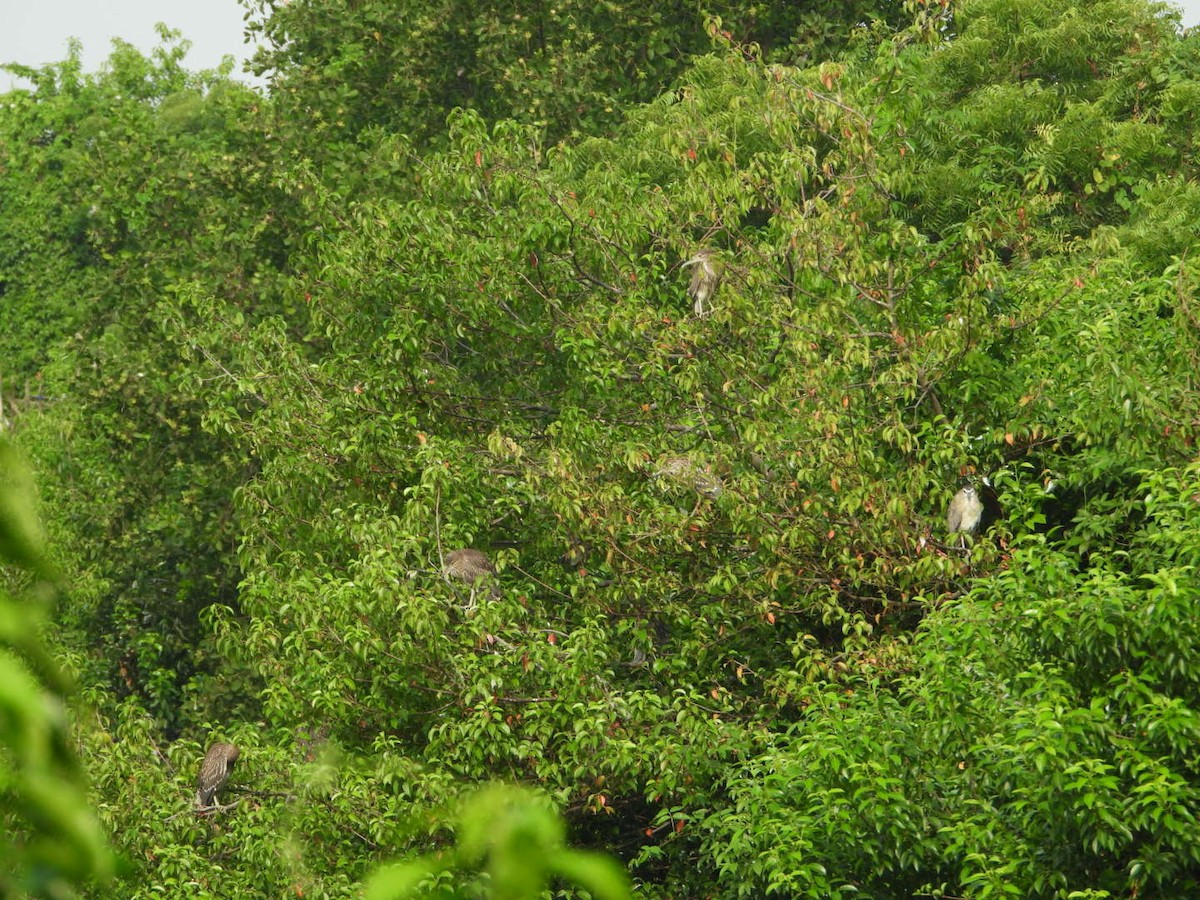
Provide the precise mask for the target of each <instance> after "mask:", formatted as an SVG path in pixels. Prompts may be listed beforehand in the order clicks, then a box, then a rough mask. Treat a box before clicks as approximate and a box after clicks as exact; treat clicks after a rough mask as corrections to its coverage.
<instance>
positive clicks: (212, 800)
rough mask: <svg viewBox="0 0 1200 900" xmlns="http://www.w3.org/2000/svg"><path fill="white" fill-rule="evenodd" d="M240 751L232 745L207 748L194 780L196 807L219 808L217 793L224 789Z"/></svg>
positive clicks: (220, 744) (223, 744) (217, 745)
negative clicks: (198, 772)
mask: <svg viewBox="0 0 1200 900" xmlns="http://www.w3.org/2000/svg"><path fill="white" fill-rule="evenodd" d="M240 755H241V751H240V750H238V748H237V746H236V745H234V744H225V743H221V742H219V741H218V742H217V743H215V744H213V745H212V746H211V747H209V748H208V752H207V753H205V754H204V762H202V763H200V774H199V775H198V776H197V778H196V806H197V807H199V808H200V809H208V808H209V807H211V806H214V805H216V806H220V805H221V804H220V801H219V800H218V799H217V791H219V790H221V788H223V787H225V782H227V781H228V780H229V773H230V772H232V771H233V764H234V763H235V762H237V758H238V756H240Z"/></svg>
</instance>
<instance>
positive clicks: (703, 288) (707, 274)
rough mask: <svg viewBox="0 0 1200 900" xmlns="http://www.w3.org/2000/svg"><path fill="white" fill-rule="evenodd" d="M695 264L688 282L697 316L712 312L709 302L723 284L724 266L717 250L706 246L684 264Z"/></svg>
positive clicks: (693, 308)
mask: <svg viewBox="0 0 1200 900" xmlns="http://www.w3.org/2000/svg"><path fill="white" fill-rule="evenodd" d="M688 266H695V268H694V269H693V270H692V280H691V281H690V282H689V283H688V297H690V298H691V301H692V310H693V311H694V312H695V313H696V315H697V316H704V315H707V314H708V313H709V312H710V308H709V307H708V306H707V304H708V302H709V301H710V300H712V298H713V297H714V296H716V293H717V288H718V287H720V286H721V273H722V271H723V270H724V266H722V265H721V261H720V260H719V259H717V255H716V251H714V250H711V249H709V248H708V247H704V248H702V249H700V250H698V251H696V255H695V256H693V257H692V258H691V259H689V260H688V261H687V262H685V263H684V264H683V267H684V268H687V267H688Z"/></svg>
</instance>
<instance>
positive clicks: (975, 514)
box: [946, 484, 983, 534]
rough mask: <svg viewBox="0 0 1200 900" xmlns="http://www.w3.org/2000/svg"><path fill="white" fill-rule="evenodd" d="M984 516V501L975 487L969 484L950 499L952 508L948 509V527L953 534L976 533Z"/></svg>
mask: <svg viewBox="0 0 1200 900" xmlns="http://www.w3.org/2000/svg"><path fill="white" fill-rule="evenodd" d="M982 517H983V501H981V500H980V499H979V495H978V494H977V493H976V492H975V487H974V486H973V485H970V484H968V485H967V486H965V487H964V488H963V489H962V490H960V491H959V492H958V493H957V494H955V495H954V499H953V500H951V501H950V508H949V509H948V510H947V511H946V528H947V529H948V530H949V531H950V533H951V534H974V533H975V531H976V530H977V529H978V528H979V520H980V519H981V518H982Z"/></svg>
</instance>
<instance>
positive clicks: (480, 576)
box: [445, 547, 500, 612]
mask: <svg viewBox="0 0 1200 900" xmlns="http://www.w3.org/2000/svg"><path fill="white" fill-rule="evenodd" d="M445 572H446V576H447V577H448V578H454V579H457V580H458V581H462V582H464V583H466V584H468V585H470V586H471V597H470V599H469V600H468V601H467V611H468V612H469V611H471V610H473V609H474V608H475V594H476V592H477V591H478V590H479V588H480V587H481V586H483V585H485V584H486V585H487V586H488V591H489V593H490V594H491V597H492V599H493V600H498V599H499V598H500V587H499V585H497V584H496V567H495V566H494V565H493V564H492V561H491V560H490V559H488V556H487V554H486V553H484V552H483V551H482V550H475V549H474V548H472V547H466V548H464V549H462V550H451V551H450V552H449V553H447V554H446V562H445Z"/></svg>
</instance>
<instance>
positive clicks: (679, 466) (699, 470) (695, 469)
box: [653, 456, 724, 500]
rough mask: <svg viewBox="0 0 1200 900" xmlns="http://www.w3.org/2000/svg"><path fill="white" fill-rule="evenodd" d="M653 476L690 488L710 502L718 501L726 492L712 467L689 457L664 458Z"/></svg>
mask: <svg viewBox="0 0 1200 900" xmlns="http://www.w3.org/2000/svg"><path fill="white" fill-rule="evenodd" d="M653 474H654V477H655V478H659V479H662V480H664V481H667V482H673V483H675V484H678V485H683V486H686V487H690V488H691V489H692V490H694V491H695V492H696V493H697V494H702V495H703V496H705V497H708V498H709V499H710V500H716V499H718V498H719V497H720V496H721V493H722V491H723V490H724V487H723V485H722V484H721V479H720V478H718V477H717V476H715V475H714V474H713V472H712V466H711V465H707V464H705V465H702V464H700V463H698V462H696V461H694V460H692V459H691V458H690V457H687V456H665V457H662V458H661V459H660V460H659V463H658V468H657V469H656V470H655V471H654V473H653Z"/></svg>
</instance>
